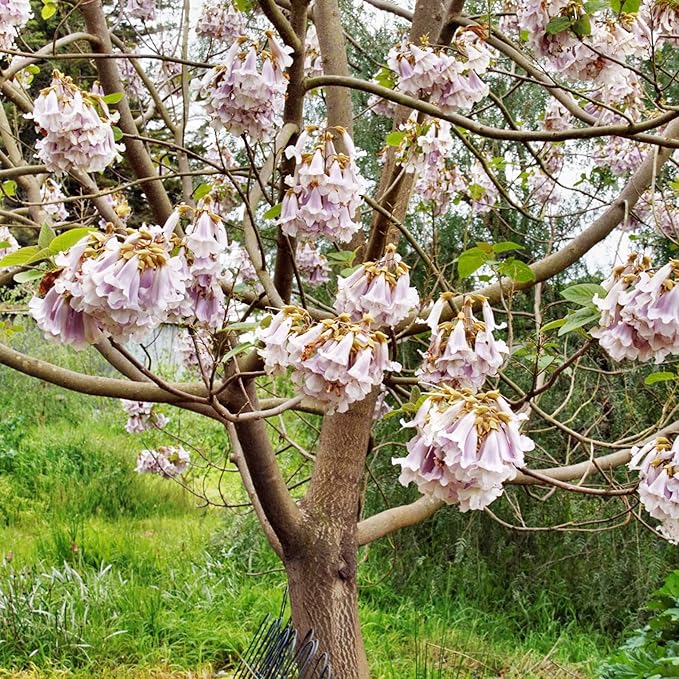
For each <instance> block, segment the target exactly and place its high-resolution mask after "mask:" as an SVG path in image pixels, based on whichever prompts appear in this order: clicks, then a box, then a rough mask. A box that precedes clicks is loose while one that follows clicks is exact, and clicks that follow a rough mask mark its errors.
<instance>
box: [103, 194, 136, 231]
mask: <svg viewBox="0 0 679 679" xmlns="http://www.w3.org/2000/svg"><path fill="white" fill-rule="evenodd" d="M103 198H104V200H105V201H106V202H107V203H108V204H109V205H110V206H111V208H112V209H113V212H114V213H115V215H116V216H117V217H118V219H120V221H121V223H122V224H127V220H128V219H129V218H130V215H131V214H132V208H131V207H130V203H129V202H128V200H127V197H126V196H125V194H124V193H123V192H122V191H115V192H114V193H107V194H105V195H104V196H103ZM106 224H107V222H106V220H105V219H100V220H99V226H100V228H102V229H106Z"/></svg>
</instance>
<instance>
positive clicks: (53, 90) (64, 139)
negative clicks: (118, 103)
mask: <svg viewBox="0 0 679 679" xmlns="http://www.w3.org/2000/svg"><path fill="white" fill-rule="evenodd" d="M26 118H29V119H32V120H33V122H34V123H35V126H36V128H37V130H38V132H39V134H40V135H41V136H42V138H41V139H39V140H38V141H37V142H36V148H37V156H38V158H40V160H41V161H42V162H43V163H44V164H45V165H46V166H47V169H48V170H49V171H50V172H54V173H56V174H59V175H60V174H63V173H64V172H68V171H69V170H71V169H73V168H77V169H79V170H83V171H85V172H101V171H102V170H104V169H105V168H106V167H108V166H109V165H110V164H111V163H112V162H113V161H114V160H116V159H118V158H119V157H120V156H119V151H121V150H122V149H123V147H122V146H121V145H119V144H116V142H115V139H114V135H113V128H112V123H114V122H116V121H117V120H118V112H117V111H114V112H110V111H109V110H108V106H107V105H106V103H105V102H104V100H103V98H102V97H101V96H99V95H97V94H88V93H87V92H83V91H82V90H81V89H80V88H78V87H77V86H76V85H75V84H74V83H73V81H72V80H71V78H69V77H68V76H65V75H63V74H62V73H60V72H59V71H56V70H55V71H54V73H53V74H52V83H51V85H50V86H49V87H47V88H45V89H44V90H42V91H41V92H40V95H39V96H38V97H37V98H36V100H35V105H34V108H33V112H32V113H27V114H26Z"/></svg>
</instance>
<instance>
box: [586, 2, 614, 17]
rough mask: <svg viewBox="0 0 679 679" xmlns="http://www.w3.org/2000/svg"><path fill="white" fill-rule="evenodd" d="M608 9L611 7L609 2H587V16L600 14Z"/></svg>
mask: <svg viewBox="0 0 679 679" xmlns="http://www.w3.org/2000/svg"><path fill="white" fill-rule="evenodd" d="M608 7H610V2H609V0H587V2H585V11H586V12H587V14H594V12H599V11H600V10H602V9H607V8H608Z"/></svg>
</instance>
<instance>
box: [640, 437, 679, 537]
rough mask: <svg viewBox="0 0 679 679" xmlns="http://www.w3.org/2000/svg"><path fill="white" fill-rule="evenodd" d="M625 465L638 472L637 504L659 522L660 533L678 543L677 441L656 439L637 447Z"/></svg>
mask: <svg viewBox="0 0 679 679" xmlns="http://www.w3.org/2000/svg"><path fill="white" fill-rule="evenodd" d="M628 466H629V468H630V469H632V470H638V471H639V499H640V500H641V504H643V505H644V508H645V509H646V511H647V512H648V513H649V514H650V515H651V516H652V517H653V518H654V519H658V521H660V532H661V533H662V534H663V535H664V536H665V537H666V538H667V539H668V540H669V541H670V542H672V543H673V544H679V438H676V439H675V440H674V444H671V443H670V441H669V440H668V439H666V438H665V437H658V438H657V439H655V440H654V441H651V442H649V443H647V444H646V445H645V446H642V447H641V448H639V447H635V448H632V459H631V460H630V463H629V465H628Z"/></svg>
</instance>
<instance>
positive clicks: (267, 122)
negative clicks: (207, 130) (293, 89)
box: [200, 32, 292, 141]
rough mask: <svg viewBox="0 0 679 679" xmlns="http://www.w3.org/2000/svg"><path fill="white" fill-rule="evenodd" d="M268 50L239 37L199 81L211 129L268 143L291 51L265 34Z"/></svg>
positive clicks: (282, 96) (281, 99) (282, 95)
mask: <svg viewBox="0 0 679 679" xmlns="http://www.w3.org/2000/svg"><path fill="white" fill-rule="evenodd" d="M267 40H268V50H267V49H264V47H263V46H261V45H259V44H258V43H255V42H253V41H251V40H250V38H248V37H246V36H243V35H241V36H240V37H238V38H237V39H236V41H235V42H234V43H233V45H232V46H231V47H230V48H229V50H228V51H227V52H226V55H225V56H224V62H223V63H222V64H220V65H218V66H216V67H215V68H212V69H210V70H209V71H208V72H207V73H206V74H205V76H204V77H203V80H202V81H201V89H200V93H201V96H202V97H203V99H204V102H203V103H204V106H205V109H206V111H207V112H208V114H210V115H211V116H212V125H213V127H215V128H217V129H219V128H221V127H225V128H226V129H227V130H228V131H229V132H231V133H232V134H235V135H242V134H247V135H248V136H249V137H250V138H251V139H253V140H262V141H265V140H268V139H269V138H270V137H271V136H272V135H273V133H274V132H275V127H276V124H277V120H278V118H279V116H280V113H281V112H282V110H283V105H284V101H285V91H286V89H287V84H288V83H287V77H286V74H285V69H286V68H287V67H288V66H290V64H291V63H292V58H291V56H290V54H291V52H292V49H291V48H289V47H287V46H283V45H281V44H280V43H279V42H278V41H277V40H276V38H275V37H274V35H273V33H271V32H267Z"/></svg>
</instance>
